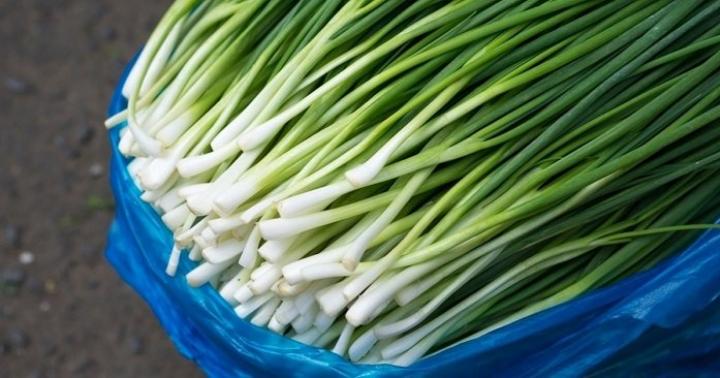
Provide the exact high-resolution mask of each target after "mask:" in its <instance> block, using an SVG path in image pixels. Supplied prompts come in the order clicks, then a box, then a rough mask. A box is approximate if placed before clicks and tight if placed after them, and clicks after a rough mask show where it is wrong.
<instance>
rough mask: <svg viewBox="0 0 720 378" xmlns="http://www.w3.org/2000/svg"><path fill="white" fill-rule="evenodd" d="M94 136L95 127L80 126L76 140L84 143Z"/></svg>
mask: <svg viewBox="0 0 720 378" xmlns="http://www.w3.org/2000/svg"><path fill="white" fill-rule="evenodd" d="M94 137H95V129H93V128H92V127H88V126H85V127H81V128H80V129H79V130H78V132H77V141H78V143H80V144H81V145H86V144H88V143H90V142H91V141H92V140H93V138H94Z"/></svg>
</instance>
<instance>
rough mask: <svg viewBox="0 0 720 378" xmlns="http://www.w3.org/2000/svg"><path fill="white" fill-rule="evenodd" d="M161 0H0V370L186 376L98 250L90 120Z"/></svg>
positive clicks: (101, 207)
mask: <svg viewBox="0 0 720 378" xmlns="http://www.w3.org/2000/svg"><path fill="white" fill-rule="evenodd" d="M169 3H170V1H168V0H164V1H143V0H124V1H110V0H102V1H100V0H74V1H71V0H68V1H60V0H19V1H12V0H0V377H170V376H172V377H197V376H201V373H200V371H199V370H198V369H197V368H196V367H195V366H194V365H193V364H192V363H191V362H190V361H187V360H185V359H183V358H182V357H181V356H180V355H179V354H178V353H177V352H176V350H175V348H174V347H173V345H172V344H171V343H170V341H169V339H168V338H167V336H166V335H165V333H164V331H163V330H162V328H161V327H160V325H159V323H158V321H157V320H156V318H155V317H154V315H153V314H152V313H151V311H150V310H149V308H148V307H147V306H146V305H145V303H144V302H143V301H142V300H141V299H140V298H139V297H138V296H137V295H136V294H135V293H133V292H132V290H131V289H130V288H129V287H128V286H127V285H125V284H124V283H123V282H122V281H121V280H120V279H119V278H118V276H117V275H116V274H115V272H114V271H113V270H112V268H111V267H110V266H109V265H108V264H107V262H106V261H105V258H104V256H103V249H104V244H105V234H106V231H107V229H108V226H109V224H110V221H111V219H112V214H113V208H112V197H111V194H110V189H109V187H108V181H107V160H108V153H109V149H108V144H107V139H106V135H105V131H104V128H103V126H102V121H103V119H104V116H105V109H106V106H107V102H108V99H109V97H110V94H111V91H112V89H113V87H114V85H115V82H116V79H117V77H118V75H119V74H120V72H121V70H122V68H123V65H124V64H125V62H126V61H127V60H128V59H129V58H130V56H131V55H132V54H133V52H134V51H135V50H136V49H137V48H138V46H140V45H141V43H142V42H143V41H144V40H145V39H146V38H147V35H148V34H149V32H150V30H151V29H152V27H153V25H154V24H155V22H156V20H157V19H158V17H159V16H160V15H161V14H162V12H163V11H164V10H165V8H166V7H167V6H168V4H169Z"/></svg>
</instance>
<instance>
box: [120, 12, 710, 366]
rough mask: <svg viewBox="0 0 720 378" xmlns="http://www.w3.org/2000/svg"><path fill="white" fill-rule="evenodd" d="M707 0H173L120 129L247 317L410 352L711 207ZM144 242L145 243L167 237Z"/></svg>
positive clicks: (464, 336) (570, 280)
mask: <svg viewBox="0 0 720 378" xmlns="http://www.w3.org/2000/svg"><path fill="white" fill-rule="evenodd" d="M718 19H720V1H716V0H706V1H703V0H498V1H496V0H417V1H406V0H348V1H342V0H297V1H282V0H178V1H176V2H175V3H174V4H173V5H172V7H171V8H170V9H169V10H168V12H167V13H166V14H165V16H164V17H163V18H162V20H161V21H160V23H159V25H158V26H157V28H156V29H155V31H154V32H153V33H152V35H151V37H150V38H149V40H148V42H147V44H146V46H145V47H144V48H143V50H142V52H141V54H140V55H139V58H138V60H137V62H136V63H135V65H134V67H133V69H132V71H131V73H130V75H129V77H128V79H127V81H126V83H125V84H124V87H123V94H124V95H125V96H126V97H127V99H128V106H127V109H126V110H124V111H122V112H120V113H118V114H115V115H113V116H112V117H110V118H109V119H108V120H107V121H106V124H107V126H108V127H113V126H117V125H123V126H126V127H124V129H123V130H121V139H120V143H119V146H118V148H119V149H120V151H121V152H122V153H123V154H124V155H126V156H128V157H132V158H133V159H132V161H131V162H130V163H129V166H128V170H129V171H130V173H131V174H132V176H133V177H134V179H135V180H136V183H137V185H138V187H139V188H141V189H142V192H143V193H142V199H143V200H145V201H147V202H148V203H150V204H152V206H154V208H155V209H157V211H158V213H159V214H161V216H162V220H163V221H164V223H165V224H166V225H167V227H168V228H169V229H170V230H172V232H173V234H174V238H175V247H174V248H173V250H172V252H171V254H170V257H169V263H168V266H167V273H168V274H171V275H173V274H175V271H176V268H177V265H178V261H179V259H180V257H181V256H180V255H181V254H182V253H184V252H187V253H188V254H189V258H190V259H192V260H195V261H197V262H198V263H197V267H196V268H194V269H193V270H192V271H191V272H189V273H188V274H187V276H186V279H187V282H188V284H189V285H192V286H200V285H204V284H206V283H209V284H211V285H212V286H213V287H215V288H217V290H218V291H219V294H220V295H221V296H222V297H223V298H224V299H225V300H227V302H228V303H230V305H232V306H233V307H234V309H235V312H236V313H237V315H238V316H240V317H242V318H245V319H247V320H248V321H250V322H252V323H253V324H255V325H258V326H266V327H268V328H270V329H271V330H273V331H275V332H278V333H281V334H284V335H286V336H288V337H290V338H292V339H295V340H297V341H300V342H302V343H306V344H311V345H315V346H318V347H323V348H328V349H332V351H333V352H335V353H337V354H339V355H342V356H345V357H346V358H348V359H350V360H351V361H354V362H359V363H391V364H396V365H408V364H411V363H413V362H414V361H416V360H418V359H419V358H421V357H423V356H425V355H428V354H431V353H434V352H436V351H439V350H442V349H444V348H447V347H449V346H452V345H455V344H457V343H460V342H463V341H466V340H469V339H472V338H476V337H478V336H480V335H483V334H486V333H488V332H490V331H492V330H495V329H497V328H498V327H501V326H503V325H506V324H508V323H510V322H513V321H515V320H517V319H520V318H523V317H527V316H529V315H531V314H534V313H537V312H539V311H542V310H543V309H546V308H548V307H551V306H555V305H557V304H559V303H562V302H565V301H568V300H570V299H572V298H575V297H578V296H580V295H582V294H583V293H586V292H588V291H589V290H592V289H594V288H597V287H600V286H604V285H607V284H609V283H612V282H614V281H616V280H618V279H620V278H622V277H625V276H627V275H629V274H631V273H633V272H637V271H640V270H644V269H647V268H649V267H651V266H653V265H654V264H656V263H657V262H658V261H660V260H663V259H664V258H665V257H667V256H668V255H670V254H672V253H674V252H677V251H678V250H681V249H682V248H684V247H686V246H687V245H688V244H689V243H690V242H692V240H693V238H695V237H697V234H698V232H700V231H701V230H702V229H706V228H709V227H713V226H712V223H713V222H714V220H715V219H716V216H717V215H718V214H720V196H718V190H719V189H720V121H719V119H720V24H719V23H718ZM158 253H161V251H158Z"/></svg>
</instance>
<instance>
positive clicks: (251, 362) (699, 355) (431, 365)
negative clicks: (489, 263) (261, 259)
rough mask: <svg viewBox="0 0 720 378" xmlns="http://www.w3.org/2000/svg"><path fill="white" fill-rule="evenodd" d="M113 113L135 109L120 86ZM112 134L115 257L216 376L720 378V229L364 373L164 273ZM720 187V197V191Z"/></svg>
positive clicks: (173, 333)
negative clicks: (512, 317) (657, 261)
mask: <svg viewBox="0 0 720 378" xmlns="http://www.w3.org/2000/svg"><path fill="white" fill-rule="evenodd" d="M126 75H127V69H126V72H124V73H123V75H122V79H121V84H120V85H119V86H118V88H117V89H116V90H115V93H114V95H113V98H112V102H111V104H110V109H109V113H110V114H114V113H116V112H118V111H120V110H122V109H123V108H124V107H125V106H126V101H125V100H124V98H123V97H122V95H121V94H120V87H121V85H122V82H123V81H124V80H125V77H126ZM118 132H119V130H118V128H115V129H113V130H112V131H111V132H110V141H111V145H112V158H111V173H110V175H111V177H110V179H111V184H112V189H113V192H114V195H115V200H116V214H115V221H114V222H113V224H112V227H111V229H110V232H109V237H108V243H107V251H106V255H107V259H108V260H109V261H110V263H111V264H112V265H113V266H114V267H115V269H116V270H117V272H118V273H119V274H120V276H121V277H122V278H123V279H124V280H125V281H126V282H127V283H128V284H130V285H131V286H132V287H133V288H134V289H135V290H136V291H137V292H138V293H139V294H140V295H141V296H142V297H143V298H144V299H145V300H146V301H147V303H148V304H149V305H150V307H151V308H152V310H153V311H154V312H155V314H156V315H157V317H158V318H159V320H160V322H161V323H162V325H163V327H164V328H165V329H166V330H167V333H168V334H169V335H170V337H171V338H172V340H173V342H174V343H175V345H176V346H177V348H178V349H179V351H180V352H181V353H182V354H183V355H184V356H185V357H187V358H189V359H191V360H193V361H195V362H196V363H197V364H198V365H199V366H200V367H201V368H202V369H203V370H204V371H205V372H206V373H207V374H208V375H209V376H211V377H240V376H268V375H270V376H302V377H307V376H313V377H319V376H348V377H349V376H354V377H357V376H453V377H457V376H478V375H481V376H482V375H493V376H549V375H552V376H580V375H588V374H592V373H601V374H603V375H605V374H613V375H618V374H619V373H620V372H623V373H624V374H623V375H625V374H627V373H629V372H642V373H645V374H648V375H651V376H678V375H682V376H688V375H692V376H703V375H705V376H717V375H718V374H720V299H719V298H718V296H719V294H720V232H717V231H713V232H707V233H705V234H704V235H703V236H702V237H701V238H700V239H699V240H698V241H697V242H696V243H694V245H692V246H691V247H690V248H688V249H687V251H685V252H684V253H682V254H680V255H678V256H676V257H674V258H672V259H670V260H669V261H666V262H665V263H663V264H661V265H660V266H658V267H656V268H654V269H652V270H650V271H647V272H644V273H641V274H637V275H634V276H632V277H630V278H627V279H625V280H623V281H621V282H619V283H617V284H615V285H613V286H611V287H608V288H605V289H602V290H597V291H595V292H592V293H590V294H587V295H585V296H583V297H581V298H578V299H576V300H573V301H570V302H568V303H566V304H563V305H560V306H557V307H554V308H551V309H548V310H546V311H544V312H541V313H539V314H536V315H535V316H531V317H529V318H526V319H523V320H520V321H517V322H515V323H513V324H510V325H508V326H505V327H503V328H501V329H498V330H496V331H494V332H492V333H490V334H487V335H485V336H482V337H480V338H478V339H476V340H473V341H469V342H466V343H464V344H461V345H458V346H455V347H453V348H451V349H449V350H445V351H443V352H440V353H438V354H435V355H433V356H430V357H427V358H425V359H423V360H420V361H418V362H417V363H415V364H414V365H412V366H410V367H407V368H400V367H395V366H390V365H355V364H352V363H350V362H348V361H346V360H344V359H342V358H340V357H338V356H336V355H335V354H332V353H330V352H328V351H325V350H321V349H318V348H314V347H310V346H306V345H302V344H300V343H297V342H295V341H293V340H290V339H288V338H285V337H282V336H280V335H277V334H275V333H273V332H272V331H269V330H267V329H264V328H259V327H256V326H254V325H252V324H250V323H249V322H246V321H244V320H242V319H240V318H238V317H237V316H236V315H235V313H234V312H233V309H232V307H231V306H230V305H228V304H227V303H226V302H225V301H224V300H223V299H222V298H220V296H219V294H218V293H217V292H216V291H215V290H213V289H212V288H211V287H209V286H208V285H205V286H204V287H201V288H198V289H195V288H190V287H189V286H188V285H187V284H186V281H185V278H184V275H185V273H187V272H188V271H190V270H191V268H192V267H193V266H194V264H195V263H193V262H192V261H189V260H188V259H187V257H186V254H183V259H182V260H181V262H180V266H179V268H178V274H177V275H176V276H175V277H169V276H167V275H166V274H165V266H166V263H167V260H168V256H169V253H170V249H171V246H172V238H171V234H170V232H169V231H168V230H167V229H166V227H165V226H164V225H163V223H162V222H161V220H160V218H159V216H158V215H157V214H156V213H155V212H154V210H153V209H152V208H151V207H150V206H149V205H147V204H146V203H144V202H143V201H142V200H141V199H140V198H139V194H140V192H139V190H138V189H137V188H136V187H135V184H134V183H133V181H132V179H131V178H130V177H129V175H128V173H127V169H126V168H127V167H126V165H127V163H128V161H127V160H126V159H125V158H124V157H123V156H122V155H121V154H120V153H119V152H118V150H117V148H116V146H117V142H118V138H119V135H118ZM719 189H720V188H719Z"/></svg>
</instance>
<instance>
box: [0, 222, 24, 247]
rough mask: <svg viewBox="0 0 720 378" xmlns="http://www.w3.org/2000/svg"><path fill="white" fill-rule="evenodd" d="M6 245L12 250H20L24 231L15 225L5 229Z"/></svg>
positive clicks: (9, 225)
mask: <svg viewBox="0 0 720 378" xmlns="http://www.w3.org/2000/svg"><path fill="white" fill-rule="evenodd" d="M3 236H4V238H5V243H6V244H7V245H8V246H10V247H12V248H20V246H21V245H22V229H21V228H20V227H18V226H16V225H14V224H8V225H6V226H5V228H4V229H3Z"/></svg>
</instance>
